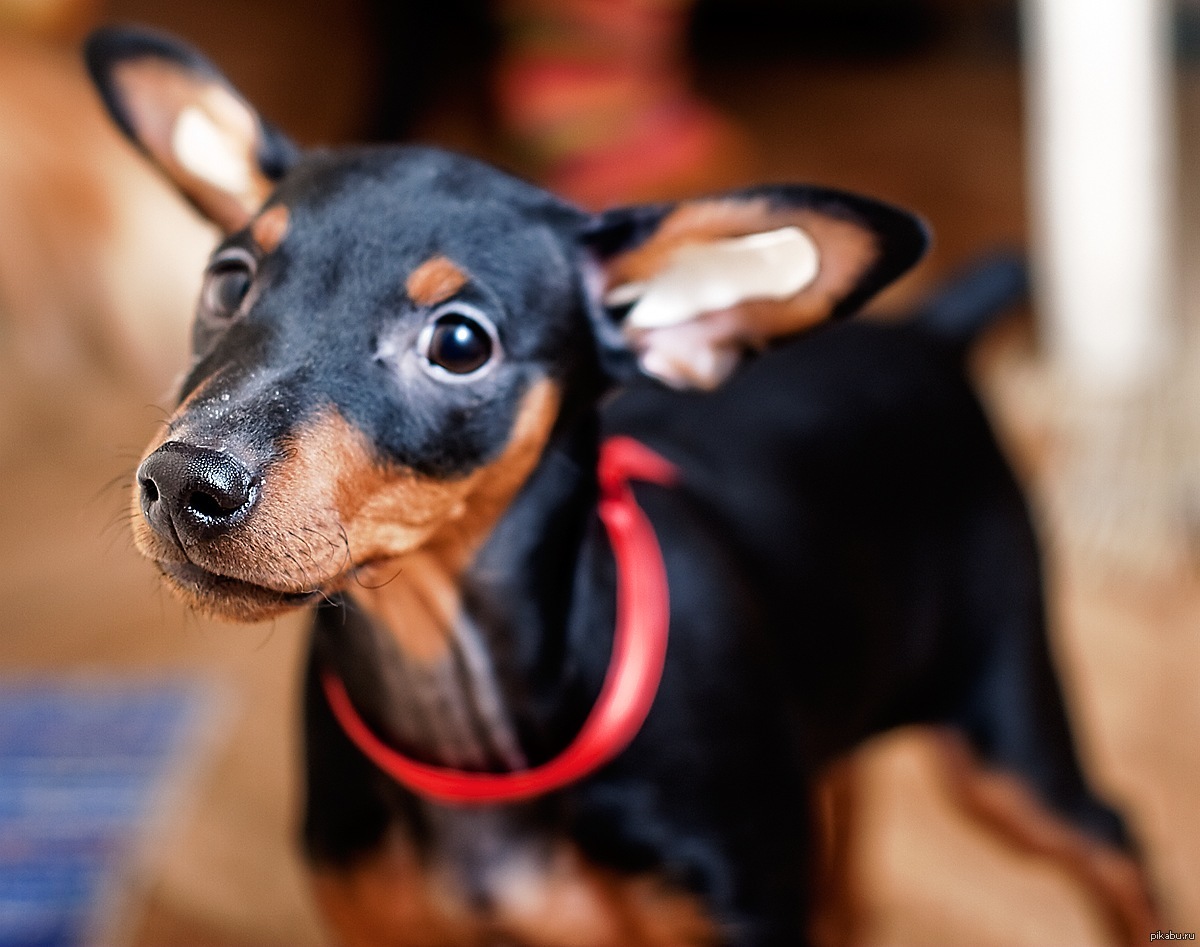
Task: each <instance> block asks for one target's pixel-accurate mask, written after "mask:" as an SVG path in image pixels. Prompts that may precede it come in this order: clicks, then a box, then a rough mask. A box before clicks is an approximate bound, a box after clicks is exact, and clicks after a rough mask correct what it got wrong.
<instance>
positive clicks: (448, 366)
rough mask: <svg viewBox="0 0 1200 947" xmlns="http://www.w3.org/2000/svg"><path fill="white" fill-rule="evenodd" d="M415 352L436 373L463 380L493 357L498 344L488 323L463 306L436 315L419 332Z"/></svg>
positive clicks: (494, 331) (478, 314)
mask: <svg viewBox="0 0 1200 947" xmlns="http://www.w3.org/2000/svg"><path fill="white" fill-rule="evenodd" d="M418 349H419V350H420V352H421V354H422V355H423V356H424V357H425V361H426V363H427V364H428V365H429V366H430V367H431V368H432V369H433V370H434V371H435V373H436V374H438V375H440V376H441V377H445V376H444V375H443V373H447V374H449V375H451V376H454V377H456V378H463V379H465V378H466V377H467V376H474V375H475V374H476V373H478V372H480V371H482V370H483V369H484V368H485V367H486V366H487V365H488V364H489V363H490V362H491V361H492V360H493V359H494V358H495V356H496V355H497V354H498V352H499V341H498V339H497V338H496V330H495V329H494V328H493V327H492V324H491V322H489V321H488V320H487V318H486V317H484V316H483V315H482V313H479V312H476V311H475V310H474V309H467V308H466V307H465V306H464V307H455V308H452V309H451V308H448V309H446V310H443V311H442V312H439V313H436V314H435V315H434V317H433V318H432V319H430V321H429V323H428V324H427V325H426V326H425V331H424V332H422V333H421V338H420V340H419V341H418Z"/></svg>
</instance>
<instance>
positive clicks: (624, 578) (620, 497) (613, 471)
mask: <svg viewBox="0 0 1200 947" xmlns="http://www.w3.org/2000/svg"><path fill="white" fill-rule="evenodd" d="M596 474H597V479H598V481H599V484H600V501H599V504H598V508H597V511H598V513H599V515H600V521H601V522H602V523H603V524H604V528H605V530H606V531H607V533H608V539H609V542H610V543H611V545H612V550H613V557H614V558H615V559H616V564H617V627H616V632H615V635H614V637H613V653H612V660H611V661H610V663H609V666H608V673H607V674H606V675H605V678H604V685H603V687H602V688H601V690H600V696H599V697H598V698H597V700H596V703H595V706H593V707H592V710H591V713H590V714H589V715H588V718H587V720H585V721H584V724H583V727H582V728H581V729H580V731H579V733H578V734H577V735H576V737H575V739H574V740H573V741H572V742H571V743H570V745H568V746H567V748H566V749H564V750H563V751H562V752H561V753H560V754H559V755H558V756H556V757H554V758H553V759H551V760H548V761H547V762H545V763H543V764H541V765H540V766H535V767H533V768H532V769H525V770H518V771H516V772H511V773H472V772H466V771H463V770H457V769H450V768H448V767H442V766H430V765H428V764H426V763H419V762H417V761H416V760H412V759H409V758H408V757H407V756H404V755H403V754H402V753H399V752H397V751H396V750H394V749H392V748H391V747H390V746H388V745H387V744H385V743H384V742H383V741H382V740H380V739H379V737H377V736H376V735H375V734H374V732H372V730H371V729H370V727H368V726H367V724H366V723H365V722H364V721H363V719H362V717H360V716H359V715H358V711H357V710H355V709H354V705H353V704H352V703H351V701H350V696H349V694H347V692H346V686H345V684H343V683H342V680H341V678H339V677H338V676H337V675H336V674H334V673H333V672H332V671H326V672H325V673H324V674H323V675H322V678H321V683H322V685H323V686H324V689H325V696H326V698H327V699H328V701H329V706H330V708H331V709H332V710H333V715H334V717H336V718H337V721H338V723H339V724H340V725H341V727H342V729H343V730H344V731H345V732H346V735H347V736H348V737H349V738H350V739H351V740H352V741H353V742H354V745H355V746H357V747H358V748H359V749H360V750H362V752H363V753H364V754H365V755H366V756H367V757H368V758H369V759H370V760H371V761H372V762H373V763H374V764H375V765H376V766H378V767H379V768H380V769H381V770H383V771H384V772H385V773H387V774H388V775H389V776H391V777H392V779H394V780H396V782H398V783H400V784H401V785H403V786H406V787H407V788H409V789H411V790H412V791H413V792H415V793H417V794H418V795H421V796H425V797H426V798H429V799H433V800H436V801H438V802H444V803H454V804H458V805H487V804H494V803H502V802H518V801H520V800H523V799H531V798H533V797H535V796H540V795H542V794H544V793H548V792H551V791H553V790H555V789H561V788H563V787H564V786H568V785H570V784H571V783H573V782H575V781H576V780H579V779H583V778H584V777H585V776H587V775H589V774H590V773H593V772H595V771H596V770H597V769H599V768H600V767H601V766H603V765H604V764H605V763H607V762H608V761H609V760H611V759H612V758H613V757H614V756H616V755H617V754H618V753H620V752H621V751H622V750H623V749H625V747H626V746H628V745H629V742H630V741H631V740H632V739H633V738H634V737H635V736H636V735H637V732H638V730H640V729H641V726H642V723H643V722H645V719H646V715H647V714H649V712H650V706H651V704H653V703H654V696H655V694H656V693H657V692H658V684H659V681H660V680H661V678H662V670H663V662H664V660H665V658H666V654H667V626H668V624H669V620H670V603H669V598H668V591H667V573H666V569H665V567H664V566H663V559H662V550H661V549H660V548H659V545H658V538H657V537H656V536H655V535H654V528H653V526H651V525H650V521H649V519H647V518H646V514H645V513H643V512H642V510H641V508H640V507H639V506H638V505H637V500H636V499H634V496H633V490H632V489H630V486H629V481H630V480H643V481H646V482H649V483H657V484H662V485H664V486H669V485H671V484H673V483H674V482H675V479H676V470H675V468H674V467H673V466H672V465H671V464H670V462H668V461H667V460H664V459H663V458H662V457H660V456H659V455H658V454H656V453H654V451H652V450H650V448H648V447H646V446H645V445H644V444H640V443H639V442H637V441H635V440H634V439H633V438H630V437H613V438H610V439H609V440H607V441H605V442H604V443H603V444H602V445H601V447H600V459H599V463H598V464H597V470H596Z"/></svg>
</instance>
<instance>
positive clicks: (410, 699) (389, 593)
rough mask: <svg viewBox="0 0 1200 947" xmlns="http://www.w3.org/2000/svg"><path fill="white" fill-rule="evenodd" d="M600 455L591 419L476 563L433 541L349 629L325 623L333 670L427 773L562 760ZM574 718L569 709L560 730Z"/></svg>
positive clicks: (354, 610)
mask: <svg viewBox="0 0 1200 947" xmlns="http://www.w3.org/2000/svg"><path fill="white" fill-rule="evenodd" d="M595 453H596V435H595V424H594V422H593V421H592V420H590V419H589V420H588V421H586V422H584V423H583V424H581V425H576V426H573V429H572V431H570V432H569V433H565V434H560V435H559V436H557V437H555V438H554V439H553V441H552V443H551V444H550V445H549V446H548V448H547V449H546V451H545V453H544V454H543V456H542V458H541V460H540V462H539V463H538V465H537V467H536V468H535V469H534V471H533V472H532V474H531V475H530V477H529V479H528V481H527V482H526V483H525V485H524V487H523V488H522V489H521V490H520V491H519V492H518V493H517V494H516V496H515V497H513V498H512V500H511V502H510V503H509V505H508V506H507V508H506V510H505V512H504V513H503V514H502V515H500V516H499V517H498V519H497V521H496V523H495V525H494V527H493V528H492V529H491V531H490V535H489V536H488V537H487V539H486V542H484V543H483V544H482V546H481V547H480V548H478V549H477V550H476V551H475V553H474V554H473V555H472V556H471V557H470V561H469V562H467V563H464V562H462V561H461V555H462V553H461V547H460V546H458V545H456V544H452V543H443V542H438V541H435V542H432V543H430V544H428V545H427V546H425V547H423V548H422V549H420V550H418V551H416V552H414V553H412V554H410V555H409V556H406V557H405V558H404V559H403V560H400V561H398V562H397V563H395V565H394V571H393V573H392V574H391V575H390V576H383V577H378V576H372V580H373V581H370V582H367V581H360V583H359V584H357V585H355V586H353V587H351V588H350V589H348V590H347V593H346V596H345V598H346V599H347V605H346V609H347V611H346V614H345V615H344V616H342V618H341V621H340V625H341V627H340V628H335V627H333V626H334V625H337V624H339V622H338V620H337V619H336V618H335V619H333V620H332V621H326V622H325V623H324V624H325V628H326V632H327V634H326V637H327V638H328V636H329V634H330V633H332V634H333V635H335V636H336V638H337V644H336V646H335V647H330V648H327V649H326V650H327V652H328V654H327V660H330V661H332V662H333V663H334V666H335V667H336V668H337V669H338V670H339V672H340V673H341V674H342V675H343V677H344V679H345V680H346V684H347V687H348V689H349V690H350V693H351V696H352V698H353V699H354V700H355V703H356V704H357V705H358V706H359V707H360V709H361V711H362V712H363V714H364V716H365V717H366V718H367V719H368V720H369V721H370V722H371V723H372V724H373V725H374V726H377V727H378V728H379V729H380V735H381V736H383V737H384V738H385V739H386V740H388V742H391V743H393V744H394V745H396V746H397V747H398V748H400V749H402V750H403V751H405V752H407V753H409V754H411V755H412V756H414V757H415V758H417V759H420V760H422V761H425V762H430V763H435V764H438V765H443V766H450V767H455V768H462V769H469V770H494V771H506V770H514V769H521V768H524V767H525V766H526V765H528V764H529V763H530V762H531V761H532V760H533V759H536V758H537V757H541V756H543V755H545V753H546V752H547V751H548V750H549V751H553V750H555V749H557V748H558V747H557V746H556V744H558V743H560V742H561V739H560V738H559V737H557V736H555V735H554V734H547V733H545V732H544V730H545V729H546V726H547V725H548V723H550V722H556V723H558V722H559V721H560V718H563V717H564V708H563V706H562V705H563V703H564V700H565V698H566V691H567V690H568V689H569V688H568V681H567V680H566V674H567V670H568V668H569V667H570V666H571V664H572V662H570V661H569V660H568V650H569V648H570V642H569V641H568V637H567V633H566V631H567V627H568V624H569V621H570V616H571V613H572V601H573V595H574V592H573V590H574V586H575V582H574V579H575V572H576V569H577V564H578V562H579V548H580V544H581V543H582V542H583V541H584V538H585V536H584V534H585V531H586V529H587V524H588V522H589V518H590V517H591V516H592V510H593V509H594V502H595V494H596V487H595V477H594V471H593V468H594V464H595ZM372 586H375V587H372ZM591 696H594V695H591ZM575 716H577V714H574V713H572V712H571V711H570V710H569V709H567V710H566V712H565V722H562V723H560V728H561V727H567V728H569V727H570V726H571V723H572V722H573V720H574V717H575ZM552 729H553V728H552ZM539 731H542V732H539ZM568 736H569V734H568ZM531 742H532V743H533V744H534V745H533V746H532V747H530V746H528V744H529V743H531Z"/></svg>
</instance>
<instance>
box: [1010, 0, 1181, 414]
mask: <svg viewBox="0 0 1200 947" xmlns="http://www.w3.org/2000/svg"><path fill="white" fill-rule="evenodd" d="M1025 15H1026V25H1027V33H1026V38H1027V44H1026V45H1027V50H1028V54H1027V55H1028V59H1027V62H1028V71H1027V80H1028V81H1027V92H1028V101H1029V111H1028V115H1029V119H1030V121H1029V142H1030V156H1031V161H1030V165H1031V171H1032V174H1031V178H1032V192H1031V193H1032V200H1033V213H1032V222H1033V229H1034V248H1035V258H1034V260H1035V278H1036V286H1037V289H1038V308H1039V312H1040V313H1041V315H1042V316H1043V318H1044V319H1045V322H1044V323H1043V326H1044V330H1045V336H1044V337H1045V340H1046V342H1047V344H1048V346H1049V351H1050V354H1051V357H1052V359H1053V360H1055V361H1056V362H1057V364H1058V365H1059V366H1060V367H1061V368H1062V369H1063V370H1064V372H1065V374H1066V376H1067V378H1068V380H1070V381H1071V382H1073V383H1074V384H1076V385H1078V386H1079V387H1080V388H1082V389H1086V390H1091V391H1094V392H1096V393H1098V394H1121V393H1125V392H1129V391H1132V390H1137V389H1139V388H1142V387H1144V386H1145V385H1146V384H1147V383H1148V382H1149V381H1150V380H1151V379H1152V378H1153V377H1154V375H1155V374H1156V373H1157V372H1158V371H1159V369H1160V368H1161V367H1162V365H1163V360H1164V356H1165V355H1166V353H1167V352H1168V351H1169V348H1170V346H1171V343H1172V340H1173V335H1174V331H1175V322H1174V318H1173V308H1174V296H1175V292H1174V289H1175V286H1174V273H1173V265H1172V264H1173V262H1174V256H1173V245H1174V216H1173V214H1172V213H1171V209H1172V206H1173V203H1174V200H1175V198H1174V193H1175V192H1174V186H1173V185H1174V174H1173V170H1174V169H1173V164H1174V158H1173V155H1174V143H1175V134H1174V121H1173V111H1172V109H1173V107H1172V102H1171V85H1172V84H1171V79H1170V76H1171V55H1170V4H1169V3H1168V2H1167V0H1026V4H1025Z"/></svg>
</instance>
